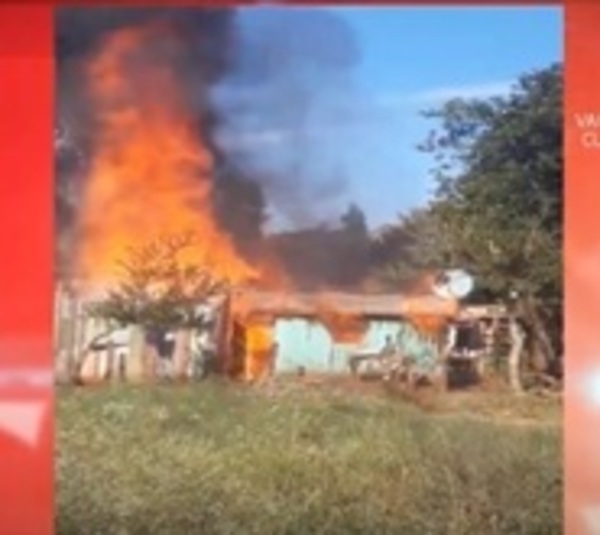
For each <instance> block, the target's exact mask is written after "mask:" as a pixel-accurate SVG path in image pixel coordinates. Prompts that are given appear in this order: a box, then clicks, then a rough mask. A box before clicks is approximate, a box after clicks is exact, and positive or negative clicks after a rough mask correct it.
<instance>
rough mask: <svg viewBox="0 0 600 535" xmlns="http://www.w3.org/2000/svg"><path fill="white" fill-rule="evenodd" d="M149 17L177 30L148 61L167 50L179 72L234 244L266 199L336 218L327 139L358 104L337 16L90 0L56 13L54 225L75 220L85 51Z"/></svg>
mask: <svg viewBox="0 0 600 535" xmlns="http://www.w3.org/2000/svg"><path fill="white" fill-rule="evenodd" d="M147 24H157V25H160V24H162V25H165V26H168V27H170V28H172V29H174V30H175V31H174V32H173V33H174V34H175V35H176V36H177V39H176V41H175V42H174V41H173V40H172V39H171V40H167V41H164V42H157V43H156V44H155V45H153V46H152V50H148V51H147V52H145V55H146V56H147V57H146V60H147V59H148V58H151V57H152V56H153V55H156V56H159V57H160V58H162V60H165V59H168V62H169V65H170V66H171V68H172V70H173V71H174V72H175V74H176V76H177V79H178V80H179V82H180V83H181V91H182V92H183V94H184V96H185V98H186V100H187V101H188V102H187V104H189V106H188V107H189V109H190V110H192V113H193V114H195V115H196V117H195V119H196V120H197V125H198V133H199V136H201V137H202V139H203V140H204V143H205V145H206V146H207V148H208V149H209V150H210V151H211V152H212V155H213V160H214V166H213V169H214V172H213V174H214V176H213V180H214V181H215V196H214V204H215V206H214V211H215V216H216V218H217V219H218V221H219V223H220V225H221V226H222V228H223V229H224V230H225V231H227V232H229V233H230V234H232V235H233V237H234V239H235V241H236V243H237V244H238V246H240V245H241V246H242V248H243V247H244V245H245V244H248V243H250V244H253V243H256V241H257V240H258V239H259V234H260V227H261V225H262V224H263V214H262V211H263V208H264V206H263V205H264V203H265V198H266V203H267V204H268V207H269V208H270V209H271V210H273V211H274V212H275V213H276V214H277V215H278V216H279V218H280V221H281V222H282V223H283V224H287V226H291V227H303V226H307V225H311V224H314V223H316V222H320V221H323V220H324V219H331V218H333V217H337V214H338V213H339V209H340V206H339V202H338V206H336V202H337V201H339V199H341V198H343V196H344V194H345V192H346V191H347V183H346V180H345V176H344V165H345V164H344V162H343V161H341V160H340V151H339V148H338V150H337V151H336V150H334V148H333V146H334V145H335V144H336V143H337V144H338V145H339V142H340V141H339V140H340V135H343V132H344V129H345V128H346V126H348V125H349V124H350V123H351V122H352V120H353V116H354V115H355V113H356V106H355V101H354V98H353V96H352V95H353V92H352V90H353V85H352V71H353V68H354V67H355V65H356V63H357V61H358V60H359V50H358V46H357V44H356V41H355V38H354V36H353V34H352V32H351V30H350V29H349V28H348V26H347V25H346V24H345V23H344V22H343V20H342V19H340V18H339V17H338V16H336V15H335V14H334V13H332V12H330V11H327V10H325V9H292V8H286V9H275V8H268V9H267V8H263V9H258V8H257V9H248V10H243V11H239V10H232V9H204V8H155V7H152V8H118V9H116V8H114V7H111V8H89V7H87V8H61V9H58V10H57V13H56V57H57V102H56V105H57V114H56V115H57V121H58V125H57V129H58V130H60V132H61V136H60V142H61V147H60V150H59V151H57V156H58V157H57V175H58V187H57V203H58V205H59V208H60V209H59V212H60V213H61V214H62V216H61V218H60V221H59V225H60V224H61V222H63V223H64V225H63V226H69V225H72V223H73V221H74V220H76V218H75V217H73V214H72V213H69V211H71V212H76V211H77V209H78V205H77V199H78V197H79V196H80V192H81V189H82V186H83V184H84V182H85V177H86V172H87V167H86V165H87V164H88V163H89V156H90V154H91V153H92V152H93V150H94V132H95V131H96V130H97V128H96V127H97V125H96V124H95V121H96V120H97V118H96V116H95V109H94V105H93V102H91V100H90V99H89V95H87V94H86V89H85V83H84V81H85V68H86V64H87V62H88V60H89V57H90V56H91V55H92V54H94V53H95V52H97V50H98V48H99V47H101V46H102V43H103V42H104V40H105V39H106V38H107V36H108V35H109V34H111V33H112V32H114V31H115V30H119V29H122V28H129V27H136V26H143V25H147ZM134 71H135V58H133V59H132V72H134ZM138 86H139V91H140V94H142V93H143V91H144V85H143V81H142V80H140V83H139V84H138ZM65 132H66V133H67V135H66V137H65ZM65 139H67V140H70V141H69V142H70V143H71V145H69V143H66V144H65ZM70 146H71V148H72V150H69V147H70ZM334 214H335V215H334ZM61 230H64V229H60V228H59V234H60V231H61Z"/></svg>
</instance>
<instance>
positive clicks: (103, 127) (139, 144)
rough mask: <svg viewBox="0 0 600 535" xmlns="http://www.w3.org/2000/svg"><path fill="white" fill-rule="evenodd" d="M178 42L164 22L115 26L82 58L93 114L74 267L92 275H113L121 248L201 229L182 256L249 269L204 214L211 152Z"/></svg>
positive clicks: (244, 272) (230, 275)
mask: <svg viewBox="0 0 600 535" xmlns="http://www.w3.org/2000/svg"><path fill="white" fill-rule="evenodd" d="M157 43H161V45H160V46H161V48H160V49H159V50H157V46H158V45H157ZM178 46H179V45H178V41H177V38H176V36H175V35H172V34H171V33H170V32H169V31H167V30H166V29H165V28H159V27H154V26H150V27H146V28H142V29H125V30H120V31H117V32H115V33H113V34H111V35H110V36H109V37H108V38H107V39H106V40H105V42H104V43H103V46H102V47H101V49H100V50H99V52H98V54H97V55H96V56H95V57H94V58H93V59H92V61H91V63H90V64H89V70H88V84H89V95H90V98H91V101H92V104H93V107H94V110H95V111H96V112H97V115H98V122H97V127H96V128H97V130H96V132H95V134H96V137H95V140H94V141H95V152H94V156H93V160H92V162H91V167H90V170H89V176H88V177H87V183H86V190H85V192H84V199H83V205H82V209H81V220H80V223H81V231H82V236H81V240H80V248H79V250H78V255H77V264H78V266H77V267H78V271H79V273H80V274H81V275H82V276H83V277H84V278H85V279H87V280H89V281H91V282H99V283H101V282H103V281H107V280H114V278H115V277H116V276H117V274H116V272H115V269H116V266H117V265H118V263H119V262H121V261H123V259H124V257H126V256H127V250H128V248H129V247H131V246H135V245H137V244H140V243H142V242H149V241H153V240H156V239H157V238H159V237H160V236H169V235H181V234H184V233H193V234H195V235H197V236H199V238H200V240H199V244H198V245H195V246H194V247H192V248H189V251H188V252H187V253H186V255H187V257H188V258H186V259H185V261H186V262H194V263H196V264H198V265H201V266H205V267H207V268H209V269H210V270H211V272H212V273H213V274H214V275H215V276H218V277H222V278H226V279H228V280H229V281H231V282H239V281H242V280H246V279H248V278H253V277H254V276H255V273H254V272H253V270H252V269H251V268H250V267H249V266H248V264H247V263H246V262H244V261H243V259H241V258H240V257H239V256H238V255H237V254H236V251H235V249H234V247H233V245H232V243H231V241H230V239H229V237H228V236H227V235H226V234H225V233H224V232H222V231H221V229H219V227H218V225H217V224H216V222H215V219H214V217H213V212H212V193H213V191H212V159H211V155H210V153H209V151H208V150H207V148H206V147H205V146H204V145H203V144H202V142H201V140H200V136H199V132H198V124H197V123H198V118H197V113H193V112H192V110H191V109H190V107H189V105H188V104H189V103H188V101H187V100H186V97H187V96H186V95H185V94H184V93H183V92H182V91H181V90H180V87H179V85H178V83H177V77H176V75H175V73H174V72H173V69H172V61H173V60H174V59H175V60H176V58H177V54H178V49H177V47H178Z"/></svg>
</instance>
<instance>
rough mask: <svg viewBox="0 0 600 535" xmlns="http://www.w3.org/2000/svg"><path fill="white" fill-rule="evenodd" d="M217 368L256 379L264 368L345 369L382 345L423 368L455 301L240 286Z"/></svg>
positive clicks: (430, 362)
mask: <svg viewBox="0 0 600 535" xmlns="http://www.w3.org/2000/svg"><path fill="white" fill-rule="evenodd" d="M229 306H230V310H229V318H230V320H229V321H230V331H229V337H230V338H229V339H230V346H229V352H228V353H227V355H226V356H225V357H224V358H225V359H226V362H225V366H224V369H226V370H227V371H228V373H230V374H232V375H234V376H238V377H243V378H244V379H246V380H250V381H251V380H256V379H259V378H261V377H264V376H266V375H268V374H272V373H275V374H284V373H297V372H299V371H301V372H314V373H349V372H350V367H349V364H350V361H351V359H352V357H356V356H360V355H364V356H368V355H377V354H379V353H380V352H381V351H382V349H383V348H384V347H385V345H386V344H390V343H391V345H392V346H393V348H394V349H395V350H396V351H397V352H398V353H401V354H405V355H410V357H411V358H412V359H413V360H414V361H415V362H416V364H417V366H418V367H419V368H421V369H422V370H423V371H424V372H430V371H432V369H433V368H434V367H435V366H436V364H437V362H438V356H439V353H440V349H441V347H442V346H443V340H444V332H445V327H446V325H447V322H448V321H449V320H450V319H451V318H452V317H454V316H455V315H456V312H457V304H456V302H455V301H451V300H445V299H441V298H438V297H435V296H422V297H407V296H402V295H360V294H346V293H312V294H311V293H274V292H260V291H245V292H244V291H241V292H237V293H234V294H233V295H232V296H231V301H230V304H229Z"/></svg>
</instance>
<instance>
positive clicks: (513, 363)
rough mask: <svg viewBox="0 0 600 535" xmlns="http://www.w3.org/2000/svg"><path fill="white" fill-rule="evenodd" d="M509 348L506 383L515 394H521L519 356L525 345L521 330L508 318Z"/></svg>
mask: <svg viewBox="0 0 600 535" xmlns="http://www.w3.org/2000/svg"><path fill="white" fill-rule="evenodd" d="M509 332H510V339H511V348H510V354H509V355H508V382H509V384H510V387H511V389H512V390H513V391H515V392H522V391H523V386H522V384H521V355H522V353H523V346H524V344H525V336H524V333H523V329H521V326H520V325H519V323H518V322H517V320H516V319H515V318H510V325H509Z"/></svg>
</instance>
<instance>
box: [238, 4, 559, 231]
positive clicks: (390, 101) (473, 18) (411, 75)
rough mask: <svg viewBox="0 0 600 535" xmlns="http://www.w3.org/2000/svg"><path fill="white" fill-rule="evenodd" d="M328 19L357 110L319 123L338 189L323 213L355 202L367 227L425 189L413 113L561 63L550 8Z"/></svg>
mask: <svg viewBox="0 0 600 535" xmlns="http://www.w3.org/2000/svg"><path fill="white" fill-rule="evenodd" d="M322 9H325V8H322ZM328 10H329V11H331V12H333V13H334V14H335V16H336V18H338V19H340V20H342V21H344V22H345V23H346V26H347V27H348V28H349V29H350V31H351V32H352V34H353V39H354V41H355V42H356V44H357V48H358V53H359V57H358V59H357V61H356V62H355V63H354V64H353V66H352V69H351V72H350V74H351V76H352V87H353V89H352V91H353V95H354V96H353V102H354V104H353V106H354V107H356V106H357V104H356V103H357V102H360V105H359V106H358V107H360V108H361V109H360V113H357V114H356V115H355V117H354V120H353V121H350V122H348V121H345V122H343V123H338V124H337V125H336V121H335V120H333V119H332V120H331V124H323V123H322V121H321V123H319V125H320V128H321V129H323V130H325V131H326V130H327V129H328V128H329V129H330V130H331V132H330V133H335V135H332V136H330V137H329V138H328V142H327V144H326V146H327V152H328V161H329V162H330V164H331V166H333V167H332V168H335V169H339V172H341V173H343V175H344V177H345V178H346V180H347V182H348V187H347V188H346V189H345V191H343V192H342V193H341V194H340V195H339V196H335V195H333V196H330V197H331V199H332V200H331V202H330V205H331V206H332V207H333V208H330V209H333V210H335V209H339V210H341V209H342V208H343V206H344V205H346V204H347V203H348V202H349V201H350V200H355V201H356V202H357V203H358V204H359V206H361V207H362V208H363V209H364V210H365V212H366V214H367V217H368V219H369V223H370V225H371V226H372V227H377V226H379V225H382V224H384V223H385V222H389V221H391V220H393V219H394V218H395V217H396V216H397V214H398V213H401V212H403V211H406V210H409V209H410V208H413V207H415V206H418V205H419V204H422V203H424V202H425V201H426V200H427V198H428V195H429V194H430V192H431V190H432V182H431V180H430V178H429V176H428V171H429V169H430V168H431V166H432V161H431V160H430V157H429V156H427V155H424V154H421V153H419V152H418V151H417V150H416V148H415V146H416V145H417V144H418V143H419V142H420V141H422V140H423V139H424V137H425V136H426V134H427V132H428V131H429V129H430V128H431V126H433V125H432V124H430V122H429V121H426V120H425V119H423V118H421V117H420V116H419V111H420V110H422V109H424V108H428V107H431V106H435V105H436V104H439V103H441V102H443V101H444V100H447V99H449V98H452V97H457V96H464V97H479V96H480V97H486V96H491V95H495V94H501V93H504V92H506V91H508V90H509V88H510V86H511V84H512V83H513V82H514V81H515V79H516V78H517V77H518V76H519V75H521V74H523V73H524V72H527V71H530V70H532V69H536V68H543V67H546V66H548V65H549V64H550V63H552V62H555V61H560V60H562V49H563V43H562V42H563V30H562V26H563V23H562V10H561V9H560V8H525V7H516V8H512V7H502V8H484V7H476V8H475V7H450V8H439V7H419V8H416V7H413V8H410V7H385V8H384V7H381V8H378V7H377V8H376V7H373V8H371V7H369V8H367V7H355V8H328ZM243 17H245V18H246V21H247V22H246V23H247V24H251V23H252V22H251V21H252V19H253V17H254V18H256V17H257V12H256V10H251V9H249V10H247V11H246V13H245V14H243ZM248 21H250V22H248ZM345 97H347V95H341V94H340V95H339V97H336V98H339V99H340V100H343V99H344V98H345ZM342 124H343V128H342V126H341V125H342ZM253 135H255V136H258V137H260V135H261V133H259V132H253ZM262 135H263V138H262V139H263V140H264V141H265V142H269V143H271V144H272V142H274V141H275V140H278V141H279V142H281V138H280V137H277V136H276V134H275V133H274V132H272V131H265V132H262ZM315 143H321V142H320V141H319V140H315ZM322 146H325V144H322ZM275 216H276V217H275V219H276V220H277V218H278V217H279V216H278V215H277V214H275ZM283 219H285V217H283ZM283 219H282V224H285V223H284V222H283Z"/></svg>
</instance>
